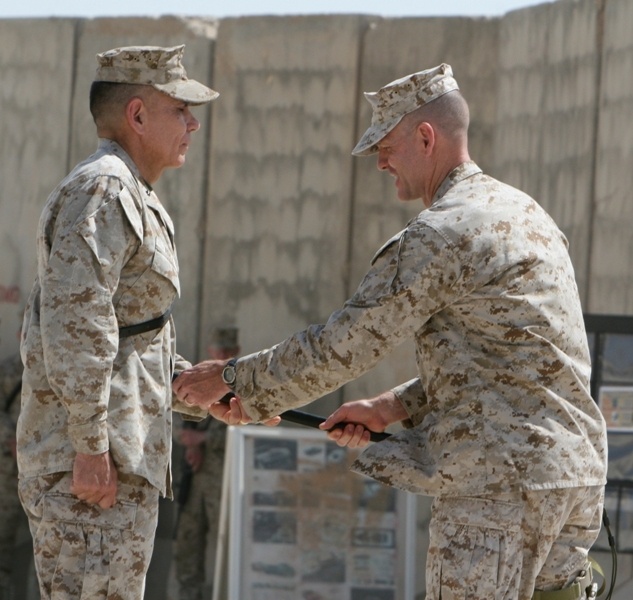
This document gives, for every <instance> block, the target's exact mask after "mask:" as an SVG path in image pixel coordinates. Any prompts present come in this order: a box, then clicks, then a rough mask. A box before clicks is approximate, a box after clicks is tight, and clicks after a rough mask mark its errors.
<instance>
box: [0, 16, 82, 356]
mask: <svg viewBox="0 0 633 600" xmlns="http://www.w3.org/2000/svg"><path fill="white" fill-rule="evenodd" d="M33 40H37V41H38V43H37V44H34V43H32V41H33ZM73 57H74V23H73V22H72V21H53V20H21V19H20V20H14V21H6V20H5V21H0V81H1V82H2V85H1V86H0V215H1V216H0V256H1V257H2V259H1V260H0V357H4V356H7V355H8V354H10V353H13V352H15V351H16V350H17V346H18V337H17V332H18V331H19V328H20V326H21V324H22V311H23V309H24V304H25V303H26V299H27V296H28V294H29V291H30V289H31V284H32V283H33V277H34V275H35V232H36V227H37V222H38V219H39V215H40V212H41V207H42V204H43V201H44V199H45V198H46V196H47V195H48V193H49V191H50V190H52V189H53V188H54V187H55V185H57V182H58V181H59V179H60V178H61V177H62V176H63V175H64V173H65V171H66V167H67V160H68V131H69V124H70V104H71V99H72V77H73V68H72V64H73Z"/></svg>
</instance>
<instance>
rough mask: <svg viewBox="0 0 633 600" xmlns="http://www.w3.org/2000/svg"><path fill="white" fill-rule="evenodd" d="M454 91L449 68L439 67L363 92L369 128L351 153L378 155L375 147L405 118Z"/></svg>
mask: <svg viewBox="0 0 633 600" xmlns="http://www.w3.org/2000/svg"><path fill="white" fill-rule="evenodd" d="M458 89H459V86H458V85H457V81H455V79H454V78H453V70H452V69H451V67H450V65H447V64H444V63H442V64H441V65H439V66H438V67H433V68H432V69H427V70H426V71H419V72H417V73H412V74H411V75H407V76H406V77H402V78H400V79H396V80H395V81H392V82H391V83H388V84H387V85H386V86H384V87H382V88H380V89H379V90H378V91H377V92H365V98H367V100H368V101H369V103H370V104H371V107H372V110H373V113H372V117H371V125H370V126H369V128H368V129H367V131H365V133H364V134H363V137H362V138H361V139H360V141H359V142H358V144H356V147H355V148H354V150H352V154H354V155H355V156H367V155H369V154H374V153H375V152H377V151H378V149H377V148H376V144H377V143H378V142H379V141H380V140H382V138H384V137H385V136H386V135H387V134H388V133H389V132H390V131H391V130H392V129H393V128H394V127H395V126H396V125H397V124H398V123H400V121H401V120H402V118H403V117H404V116H405V115H407V114H409V113H410V112H413V111H414V110H415V109H416V108H420V107H421V106H424V105H425V104H428V103H429V102H432V101H433V100H435V99H437V98H439V97H440V96H443V95H444V94H447V93H448V92H452V91H453V90H458Z"/></svg>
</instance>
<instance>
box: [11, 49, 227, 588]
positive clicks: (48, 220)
mask: <svg viewBox="0 0 633 600" xmlns="http://www.w3.org/2000/svg"><path fill="white" fill-rule="evenodd" d="M183 51H184V46H178V47H174V48H160V47H130V48H120V49H114V50H111V51H108V52H104V53H103V54H99V55H98V56H97V60H98V69H97V73H96V77H95V82H94V83H93V87H92V89H91V112H92V114H93V117H94V118H95V123H96V124H97V132H98V135H99V137H100V140H99V146H98V149H97V151H96V152H95V154H93V155H92V156H90V157H89V158H88V159H86V160H85V161H83V162H82V163H80V164H79V165H77V166H76V167H75V169H74V170H73V171H72V172H71V173H70V174H69V175H68V176H67V177H66V178H65V179H64V180H63V181H62V182H61V183H60V184H59V185H58V187H57V188H56V189H55V190H54V191H53V192H52V194H51V195H50V196H49V198H48V200H47V202H46V205H45V207H44V210H43V213H42V216H41V218H40V222H39V227H38V234H37V257H38V265H37V266H38V269H37V277H36V281H35V283H34V286H33V288H32V291H31V294H30V297H29V300H28V303H27V307H26V312H25V315H24V323H23V329H22V343H21V354H22V360H23V363H24V367H25V369H24V379H23V396H22V411H21V414H20V418H19V421H18V431H17V443H18V467H19V473H20V483H19V490H20V498H21V500H22V504H23V506H24V508H25V511H26V512H27V515H28V517H29V524H30V528H31V532H32V534H33V538H34V556H35V565H36V571H37V575H38V579H39V583H40V592H41V597H42V598H43V599H44V600H46V599H49V598H52V599H61V598H64V599H70V598H72V599H80V598H81V599H82V600H96V599H100V598H101V599H105V598H107V599H109V600H123V599H125V600H140V599H141V598H142V597H143V588H144V581H145V574H146V571H147V568H148V566H149V561H150V558H151V554H152V549H153V541H154V535H155V530H156V524H157V516H158V496H159V494H162V495H171V482H170V469H169V461H170V455H171V423H172V408H173V409H176V410H185V411H188V412H189V413H192V415H194V416H195V414H196V413H197V415H198V417H199V418H200V417H201V416H203V415H204V414H206V413H204V411H200V410H199V409H196V410H193V409H191V408H189V407H185V406H183V405H177V404H176V405H175V406H173V407H172V394H171V389H170V384H171V380H172V377H173V375H174V372H177V371H179V370H181V369H182V368H184V367H185V366H187V365H188V363H186V361H184V360H183V359H182V358H181V357H179V356H178V355H177V354H176V349H175V340H176V336H175V330H174V325H173V321H172V319H171V317H170V315H169V313H170V307H171V305H172V303H173V302H174V300H175V298H176V297H177V296H178V294H179V280H178V260H177V256H176V248H175V245H174V228H173V224H172V221H171V219H170V217H169V215H168V214H167V212H166V211H165V209H164V208H163V206H162V204H161V203H160V201H159V199H158V197H157V196H156V194H155V193H154V191H153V190H152V187H151V184H153V183H154V182H155V181H156V180H157V179H158V178H159V177H160V174H161V173H162V171H163V170H164V169H165V168H169V167H178V166H180V165H182V164H183V163H184V160H185V153H186V150H187V147H188V143H189V137H190V136H191V134H192V133H194V132H195V131H196V130H197V129H199V126H200V124H199V122H198V121H197V120H196V119H195V117H194V116H193V115H192V113H191V111H190V110H189V106H190V105H197V104H203V103H205V102H208V101H210V100H212V99H213V98H215V97H216V96H217V93H216V92H214V91H213V90H211V89H209V88H207V87H206V86H203V85H202V84H200V83H198V82H196V81H194V80H190V79H188V78H187V76H186V72H185V70H184V68H183V67H182V64H181V58H182V54H183ZM122 86H123V87H122Z"/></svg>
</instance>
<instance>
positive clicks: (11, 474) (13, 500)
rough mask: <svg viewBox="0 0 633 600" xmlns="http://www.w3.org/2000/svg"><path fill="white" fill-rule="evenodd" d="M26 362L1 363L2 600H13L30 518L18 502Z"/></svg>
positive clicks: (11, 358) (12, 358)
mask: <svg viewBox="0 0 633 600" xmlns="http://www.w3.org/2000/svg"><path fill="white" fill-rule="evenodd" d="M21 391H22V361H21V360H20V355H19V354H18V353H16V354H14V355H11V356H9V357H8V358H5V359H4V360H3V361H2V362H0V451H1V452H2V459H0V600H13V598H15V590H14V585H13V581H14V570H13V569H14V564H15V549H16V541H17V535H18V529H19V528H20V525H21V524H23V523H25V522H26V516H25V514H24V511H23V510H22V507H21V506H20V500H19V498H18V466H17V462H16V457H15V427H16V423H17V420H18V415H19V414H20V393H21Z"/></svg>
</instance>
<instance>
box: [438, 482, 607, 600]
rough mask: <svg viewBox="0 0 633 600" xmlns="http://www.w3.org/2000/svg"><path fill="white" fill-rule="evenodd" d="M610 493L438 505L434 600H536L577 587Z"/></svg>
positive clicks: (598, 490) (552, 493)
mask: <svg viewBox="0 0 633 600" xmlns="http://www.w3.org/2000/svg"><path fill="white" fill-rule="evenodd" d="M603 502H604V488H603V487H601V486H599V487H586V488H568V489H556V490H539V491H527V492H521V493H517V494H514V495H513V494H504V495H496V496H495V497H492V496H490V497H442V498H436V499H435V500H434V501H433V506H432V511H431V522H430V526H429V533H430V542H429V551H428V555H427V565H426V584H427V593H426V600H463V599H464V598H468V599H469V600H530V599H531V598H532V595H533V594H534V590H535V589H538V590H557V589H562V588H564V587H566V586H567V585H569V584H571V583H572V582H573V581H574V579H575V578H576V577H577V576H578V574H579V572H580V571H581V570H582V569H583V568H584V567H585V566H586V564H587V555H588V551H589V548H591V546H592V544H593V543H594V542H595V540H596V538H597V537H598V533H599V532H600V526H601V519H602V506H603Z"/></svg>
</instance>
